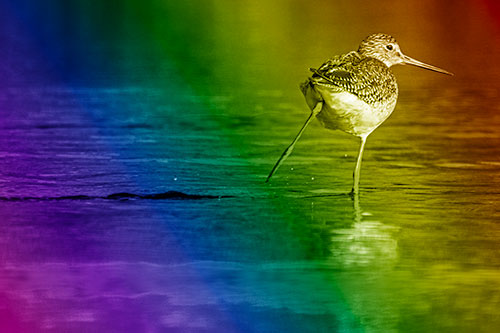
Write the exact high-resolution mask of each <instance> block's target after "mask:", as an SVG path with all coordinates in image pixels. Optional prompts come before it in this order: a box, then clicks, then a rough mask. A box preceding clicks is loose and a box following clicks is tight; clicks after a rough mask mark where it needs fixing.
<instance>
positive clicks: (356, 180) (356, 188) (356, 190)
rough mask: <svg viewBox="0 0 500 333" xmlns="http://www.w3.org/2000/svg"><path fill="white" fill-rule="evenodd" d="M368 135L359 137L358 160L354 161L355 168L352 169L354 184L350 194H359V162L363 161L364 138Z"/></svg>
mask: <svg viewBox="0 0 500 333" xmlns="http://www.w3.org/2000/svg"><path fill="white" fill-rule="evenodd" d="M367 137H368V135H363V136H361V137H360V138H361V144H360V146H359V153H358V159H357V160H356V167H355V168H354V174H353V176H354V184H353V186H352V190H351V194H357V193H359V176H360V173H361V160H362V159H363V150H364V149H365V143H366V138H367Z"/></svg>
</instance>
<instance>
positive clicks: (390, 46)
mask: <svg viewBox="0 0 500 333" xmlns="http://www.w3.org/2000/svg"><path fill="white" fill-rule="evenodd" d="M385 48H386V49H388V50H389V51H392V49H393V46H392V44H389V45H387V46H386V47H385Z"/></svg>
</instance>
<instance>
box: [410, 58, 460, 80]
mask: <svg viewBox="0 0 500 333" xmlns="http://www.w3.org/2000/svg"><path fill="white" fill-rule="evenodd" d="M403 63H404V64H408V65H413V66H417V67H422V68H425V69H428V70H430V71H434V72H438V73H443V74H448V75H453V73H450V72H448V71H445V70H444V69H441V68H439V67H436V66H432V65H429V64H426V63H423V62H421V61H418V60H415V59H413V58H411V57H408V56H407V55H403Z"/></svg>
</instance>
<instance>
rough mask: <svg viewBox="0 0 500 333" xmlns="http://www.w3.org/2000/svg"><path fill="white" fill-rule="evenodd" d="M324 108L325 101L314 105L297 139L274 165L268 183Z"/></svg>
mask: <svg viewBox="0 0 500 333" xmlns="http://www.w3.org/2000/svg"><path fill="white" fill-rule="evenodd" d="M322 108H323V102H318V103H317V104H316V106H315V107H314V109H313V110H312V112H311V114H310V115H309V118H307V120H306V122H305V123H304V125H303V126H302V128H301V129H300V131H299V133H298V134H297V136H296V137H295V139H293V141H292V143H291V144H290V145H289V146H288V148H287V149H285V151H284V152H283V154H281V157H280V158H279V160H278V162H276V164H275V165H274V167H273V169H272V170H271V172H270V173H269V176H267V179H266V183H267V182H268V181H269V179H271V177H272V176H273V175H274V173H275V172H276V170H278V168H279V167H280V165H281V164H282V163H283V162H284V161H285V160H286V158H287V157H288V156H290V154H291V153H292V151H293V147H295V144H296V143H297V141H298V140H299V139H300V137H301V136H302V133H303V132H304V130H305V129H306V127H307V125H309V123H310V122H311V120H313V118H314V117H315V116H316V115H317V114H318V113H320V111H321V109H322Z"/></svg>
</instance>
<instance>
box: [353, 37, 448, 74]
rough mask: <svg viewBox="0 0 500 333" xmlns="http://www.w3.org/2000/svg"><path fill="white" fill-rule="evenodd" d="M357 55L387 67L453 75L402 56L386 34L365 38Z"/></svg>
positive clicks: (391, 38)
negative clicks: (415, 68) (399, 66)
mask: <svg viewBox="0 0 500 333" xmlns="http://www.w3.org/2000/svg"><path fill="white" fill-rule="evenodd" d="M358 53H359V54H361V55H362V56H365V57H371V58H375V59H377V60H380V61H382V62H383V63H384V64H385V65H386V66H387V67H391V66H394V65H398V64H402V65H404V64H408V65H413V66H418V67H422V68H425V69H428V70H431V71H435V72H439V73H443V74H448V75H453V74H452V73H450V72H448V71H445V70H444V69H441V68H438V67H435V66H432V65H429V64H426V63H423V62H420V61H418V60H415V59H413V58H411V57H408V56H406V55H404V54H403V52H401V48H400V47H399V44H398V42H397V41H396V39H395V38H394V37H392V36H389V35H386V34H373V35H370V36H368V37H366V38H365V39H364V40H363V41H362V42H361V44H359V49H358Z"/></svg>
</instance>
